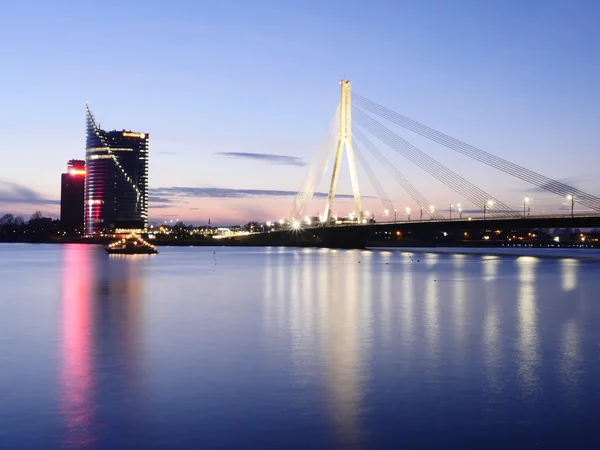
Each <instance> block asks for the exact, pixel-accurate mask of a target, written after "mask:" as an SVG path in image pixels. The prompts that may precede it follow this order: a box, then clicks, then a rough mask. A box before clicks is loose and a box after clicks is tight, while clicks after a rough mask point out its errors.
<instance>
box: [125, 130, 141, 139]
mask: <svg viewBox="0 0 600 450" xmlns="http://www.w3.org/2000/svg"><path fill="white" fill-rule="evenodd" d="M123 137H135V138H140V139H144V138H145V137H146V133H131V132H129V131H123Z"/></svg>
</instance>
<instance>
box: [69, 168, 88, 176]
mask: <svg viewBox="0 0 600 450" xmlns="http://www.w3.org/2000/svg"><path fill="white" fill-rule="evenodd" d="M69 175H73V176H75V175H85V170H77V169H71V170H69Z"/></svg>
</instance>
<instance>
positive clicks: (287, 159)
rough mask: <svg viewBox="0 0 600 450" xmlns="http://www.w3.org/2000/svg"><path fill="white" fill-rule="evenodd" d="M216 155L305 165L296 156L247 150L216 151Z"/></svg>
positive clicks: (288, 164) (285, 164)
mask: <svg viewBox="0 0 600 450" xmlns="http://www.w3.org/2000/svg"><path fill="white" fill-rule="evenodd" d="M217 155H222V156H227V157H229V158H240V159H252V160H254V161H263V162H267V163H270V164H280V165H284V166H298V167H302V166H306V163H305V162H304V161H302V159H301V158H297V157H296V156H283V155H273V154H270V153H247V152H218V153H217Z"/></svg>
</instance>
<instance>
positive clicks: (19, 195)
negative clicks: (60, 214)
mask: <svg viewBox="0 0 600 450" xmlns="http://www.w3.org/2000/svg"><path fill="white" fill-rule="evenodd" d="M0 203H24V204H30V205H60V200H53V199H47V198H44V197H43V196H42V194H40V193H39V192H36V191H34V190H33V189H30V188H28V187H26V186H23V185H21V184H18V183H12V182H9V181H2V180H0Z"/></svg>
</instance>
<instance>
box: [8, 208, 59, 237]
mask: <svg viewBox="0 0 600 450" xmlns="http://www.w3.org/2000/svg"><path fill="white" fill-rule="evenodd" d="M59 229H60V221H59V220H56V219H52V218H51V217H44V215H43V214H42V213H41V212H40V211H36V212H35V213H33V214H32V215H31V217H30V218H29V220H28V221H25V220H24V219H23V217H21V216H15V215H14V214H4V215H3V216H0V241H3V242H42V241H47V240H50V238H51V237H52V236H53V235H54V234H56V233H58V231H59Z"/></svg>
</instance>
